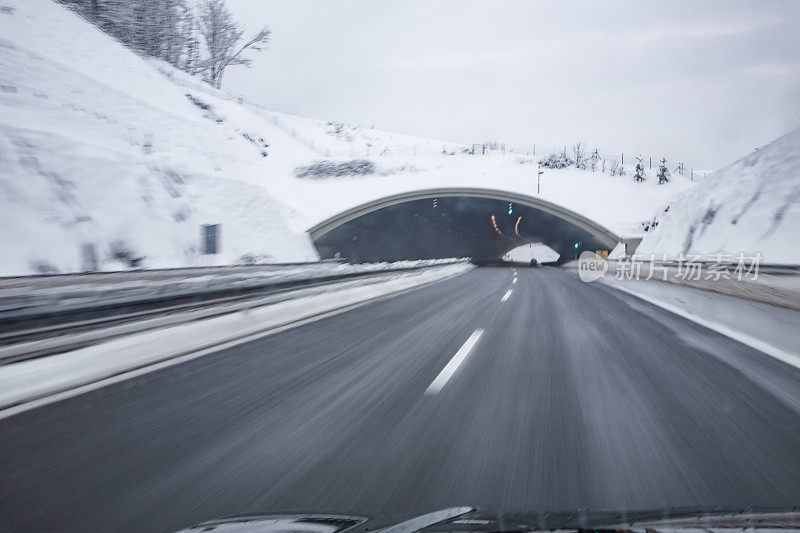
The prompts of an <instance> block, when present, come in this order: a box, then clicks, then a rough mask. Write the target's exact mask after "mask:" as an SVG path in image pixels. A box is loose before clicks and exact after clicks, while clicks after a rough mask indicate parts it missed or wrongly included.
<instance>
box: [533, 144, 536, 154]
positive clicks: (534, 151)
mask: <svg viewBox="0 0 800 533" xmlns="http://www.w3.org/2000/svg"><path fill="white" fill-rule="evenodd" d="M533 155H536V143H533Z"/></svg>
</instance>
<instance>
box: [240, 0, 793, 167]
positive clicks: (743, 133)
mask: <svg viewBox="0 0 800 533" xmlns="http://www.w3.org/2000/svg"><path fill="white" fill-rule="evenodd" d="M227 2H228V5H229V7H230V9H231V10H232V11H233V13H234V15H235V16H236V18H237V19H238V20H239V21H240V22H242V24H243V25H244V26H245V28H247V30H248V33H251V32H252V31H254V30H255V29H256V28H257V27H258V26H260V25H263V24H267V25H269V26H270V28H271V29H272V31H273V34H272V43H271V45H270V48H269V50H268V51H266V52H262V53H260V54H257V55H255V56H254V57H255V63H254V65H253V66H252V67H251V68H249V69H245V68H242V67H236V68H231V69H229V70H228V72H226V79H225V85H226V86H227V88H228V89H230V90H232V91H234V92H236V93H241V94H244V95H245V96H246V97H247V98H249V99H251V100H253V101H257V102H259V103H262V104H264V105H266V106H269V107H272V108H274V109H276V110H280V111H284V112H287V113H293V114H298V115H303V116H309V117H315V118H320V119H325V120H341V121H344V122H349V123H353V124H360V125H363V126H370V125H374V126H375V127H376V128H380V129H385V130H394V131H403V132H405V133H409V134H414V135H420V136H425V137H433V138H440V139H448V140H454V141H460V142H481V141H485V140H496V141H500V142H505V143H508V144H533V143H537V144H538V145H539V146H560V145H563V144H566V143H569V142H570V141H572V140H573V139H575V138H578V137H583V138H585V139H586V140H587V142H588V143H589V144H590V145H591V146H592V147H594V146H597V147H599V148H600V149H601V150H605V151H624V152H626V159H627V154H628V153H630V154H631V155H632V154H634V153H636V152H643V153H645V154H648V155H653V156H658V155H661V154H664V155H666V156H667V157H668V158H670V159H671V160H672V161H673V162H677V160H683V161H684V162H685V163H686V164H687V165H688V166H693V167H695V168H708V169H715V168H718V167H720V166H722V165H724V164H727V163H729V162H731V161H733V160H735V159H737V158H738V157H740V156H742V155H745V154H747V153H749V152H751V151H752V150H753V149H754V148H756V147H758V146H762V145H764V144H766V143H767V142H769V141H771V140H773V139H775V138H776V137H778V136H780V135H782V134H783V133H785V132H786V131H788V130H790V129H793V128H795V127H798V126H800V1H794V0H792V1H786V2H778V1H764V0H753V1H744V2H742V1H740V2H733V1H728V0H726V1H720V2H701V1H700V0H692V1H687V2H673V1H670V2H664V1H652V2H651V1H635V2H634V1H631V2H608V1H606V2H602V5H600V2H563V1H552V2H550V1H547V2H544V1H536V2H534V1H507V2H503V1H491V2H490V1H488V0H487V1H466V0H451V1H431V0H421V1H409V0H403V1H377V0H353V1H350V0H337V1H335V2H334V1H327V0H325V1H303V0H279V1H269V0H227Z"/></svg>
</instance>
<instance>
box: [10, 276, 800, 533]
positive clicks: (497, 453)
mask: <svg viewBox="0 0 800 533" xmlns="http://www.w3.org/2000/svg"><path fill="white" fill-rule="evenodd" d="M0 435H2V436H3V438H2V439H0V457H2V458H3V461H2V462H0V491H1V493H0V520H1V521H2V523H3V524H4V526H3V527H4V528H6V527H7V528H8V529H10V530H17V529H19V530H61V529H64V530H106V531H111V530H116V531H121V530H124V531H169V530H176V529H179V528H181V527H187V526H189V525H192V524H195V523H197V522H200V521H202V520H205V519H210V518H215V517H221V516H226V515H231V514H243V513H255V512H271V511H279V510H280V511H285V510H304V511H313V512H342V513H355V514H368V515H388V514H397V513H420V512H424V511H430V510H434V509H439V508H444V507H448V506H455V505H472V506H478V507H481V508H485V509H491V510H496V511H501V510H506V511H513V510H527V511H530V510H542V509H558V510H577V509H581V508H591V509H652V508H666V507H672V506H693V507H696V506H697V503H698V502H702V504H703V505H704V506H708V507H717V506H722V507H728V508H737V507H752V506H753V505H764V506H770V507H775V506H780V505H783V506H792V505H797V504H798V502H800V369H798V368H796V367H794V366H790V365H788V364H786V363H784V362H781V361H779V360H777V359H774V358H772V357H770V356H768V355H766V354H764V353H762V352H759V351H757V350H754V349H752V348H749V347H747V346H745V345H743V344H739V343H737V342H735V341H733V340H731V339H730V338H728V337H725V336H722V335H720V334H717V333H715V332H713V331H711V330H709V329H705V328H703V327H701V326H699V325H697V324H695V323H694V322H691V321H689V320H686V319H683V318H681V317H678V316H676V315H673V314H671V313H669V312H667V311H665V310H663V309H660V308H658V307H656V306H654V305H651V304H649V303H647V302H644V301H642V300H639V299H637V298H635V297H634V296H631V295H630V294H627V293H624V292H621V291H617V290H615V289H613V288H611V287H609V286H606V285H602V284H599V283H583V282H581V281H580V280H579V279H578V278H577V276H576V275H575V274H574V273H570V272H565V271H562V270H559V269H553V268H539V269H525V268H520V269H516V270H515V269H511V268H491V267H486V268H476V269H473V270H470V271H468V272H466V273H464V274H461V275H458V276H455V277H452V278H449V279H446V280H444V281H441V282H437V283H433V284H431V285H427V286H425V287H422V288H419V289H416V290H412V291H409V292H406V293H403V294H400V295H398V296H395V297H392V298H389V299H385V300H382V301H378V302H375V303H371V304H368V305H364V306H362V307H358V308H356V309H353V310H350V311H347V312H345V313H341V314H338V315H335V316H330V317H327V318H323V319H321V320H318V321H316V322H312V323H308V324H304V325H301V326H299V327H296V328H293V329H289V330H287V331H283V332H280V333H276V334H274V335H269V336H265V337H262V338H260V339H257V340H253V341H250V342H247V343H244V344H239V345H237V346H234V347H232V348H228V349H225V350H223V351H220V352H217V353H212V354H209V355H206V356H203V357H199V358H196V359H192V360H190V361H187V362H184V363H181V364H177V365H174V366H170V367H167V368H162V369H160V370H157V371H154V372H150V373H146V374H143V375H140V376H137V377H135V378H132V379H128V380H124V381H121V382H118V383H115V384H112V385H109V386H106V387H103V388H99V389H96V390H93V391H90V392H87V393H85V394H82V395H79V396H74V397H71V398H68V399H65V400H62V401H59V402H56V403H51V404H49V405H45V406H42V407H39V408H36V409H32V410H28V411H25V412H22V413H19V414H16V415H14V416H11V417H7V418H3V419H0Z"/></svg>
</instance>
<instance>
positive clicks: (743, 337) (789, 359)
mask: <svg viewBox="0 0 800 533" xmlns="http://www.w3.org/2000/svg"><path fill="white" fill-rule="evenodd" d="M606 285H607V286H609V287H613V288H615V289H617V290H620V291H622V292H626V293H628V294H630V295H631V296H635V297H637V298H639V299H640V300H644V301H646V302H649V303H651V304H653V305H655V306H658V307H660V308H662V309H664V310H666V311H669V312H670V313H673V314H675V315H678V316H681V317H683V318H686V319H687V320H691V321H692V322H694V323H696V324H700V325H701V326H703V327H706V328H708V329H710V330H713V331H716V332H717V333H720V334H722V335H725V336H726V337H729V338H731V339H733V340H735V341H737V342H740V343H742V344H744V345H746V346H749V347H751V348H754V349H756V350H758V351H759V352H764V353H765V354H767V355H770V356H772V357H774V358H775V359H778V360H780V361H783V362H784V363H786V364H789V365H792V366H795V367H797V368H800V356H798V355H796V354H791V353H789V352H786V351H784V350H781V349H780V348H778V347H777V346H773V345H771V344H769V343H768V342H764V341H762V340H761V339H757V338H755V337H752V336H750V335H748V334H747V333H742V332H741V331H736V330H735V329H733V328H730V327H728V326H726V325H725V324H720V323H719V322H714V321H713V320H707V319H705V318H701V317H699V316H697V315H695V314H692V313H690V312H688V311H686V310H684V309H681V308H680V307H677V306H675V305H672V304H669V303H666V302H662V301H660V300H657V299H655V298H652V297H650V296H646V295H644V294H642V293H640V292H637V291H634V290H632V289H629V288H627V287H620V286H619V285H615V284H611V283H608V284H606Z"/></svg>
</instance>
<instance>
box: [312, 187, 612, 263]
mask: <svg viewBox="0 0 800 533" xmlns="http://www.w3.org/2000/svg"><path fill="white" fill-rule="evenodd" d="M451 194H452V195H446V194H442V195H441V196H433V197H424V198H418V199H408V200H402V199H400V200H398V199H397V198H395V199H393V200H392V201H387V202H386V204H387V205H381V203H380V201H378V202H373V203H372V205H369V206H366V207H364V208H361V209H359V208H354V209H353V210H351V211H350V212H346V213H343V214H341V215H340V216H338V217H332V218H331V219H329V220H328V221H325V222H323V223H321V224H319V225H317V226H316V227H315V228H312V229H311V230H310V234H311V237H312V239H313V241H314V245H315V246H316V247H317V250H318V252H319V253H320V256H321V257H323V258H332V257H336V256H337V254H338V256H340V257H343V258H347V259H348V260H350V261H352V262H366V261H399V260H406V259H435V258H447V257H471V258H475V259H481V260H494V259H500V258H501V257H502V256H503V255H504V254H505V253H507V252H508V251H509V250H512V249H513V248H516V247H517V246H521V245H523V244H528V243H533V242H541V243H544V244H546V245H548V246H550V247H551V248H552V249H553V250H555V251H556V252H558V253H559V254H560V255H561V258H560V260H569V259H572V258H573V257H574V256H576V252H577V253H580V252H581V251H584V250H609V249H611V248H613V246H614V244H616V241H617V240H618V239H616V237H615V236H613V235H612V234H610V232H608V231H607V230H605V229H604V228H600V227H599V226H597V228H600V229H599V230H597V229H596V228H595V227H592V223H591V222H588V221H586V220H585V219H583V220H577V221H576V220H569V219H568V218H566V217H565V216H564V215H561V216H559V214H554V213H553V212H548V211H546V210H545V209H547V207H544V208H543V207H542V206H531V205H525V204H523V203H520V202H514V201H511V202H509V201H507V200H505V199H498V198H487V197H481V196H477V195H474V194H472V195H470V196H460V195H458V194H457V193H451ZM509 211H510V212H509ZM575 216H577V215H575ZM587 225H588V226H589V227H588V228H587ZM575 243H578V248H577V249H576V248H575V247H574V246H575Z"/></svg>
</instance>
